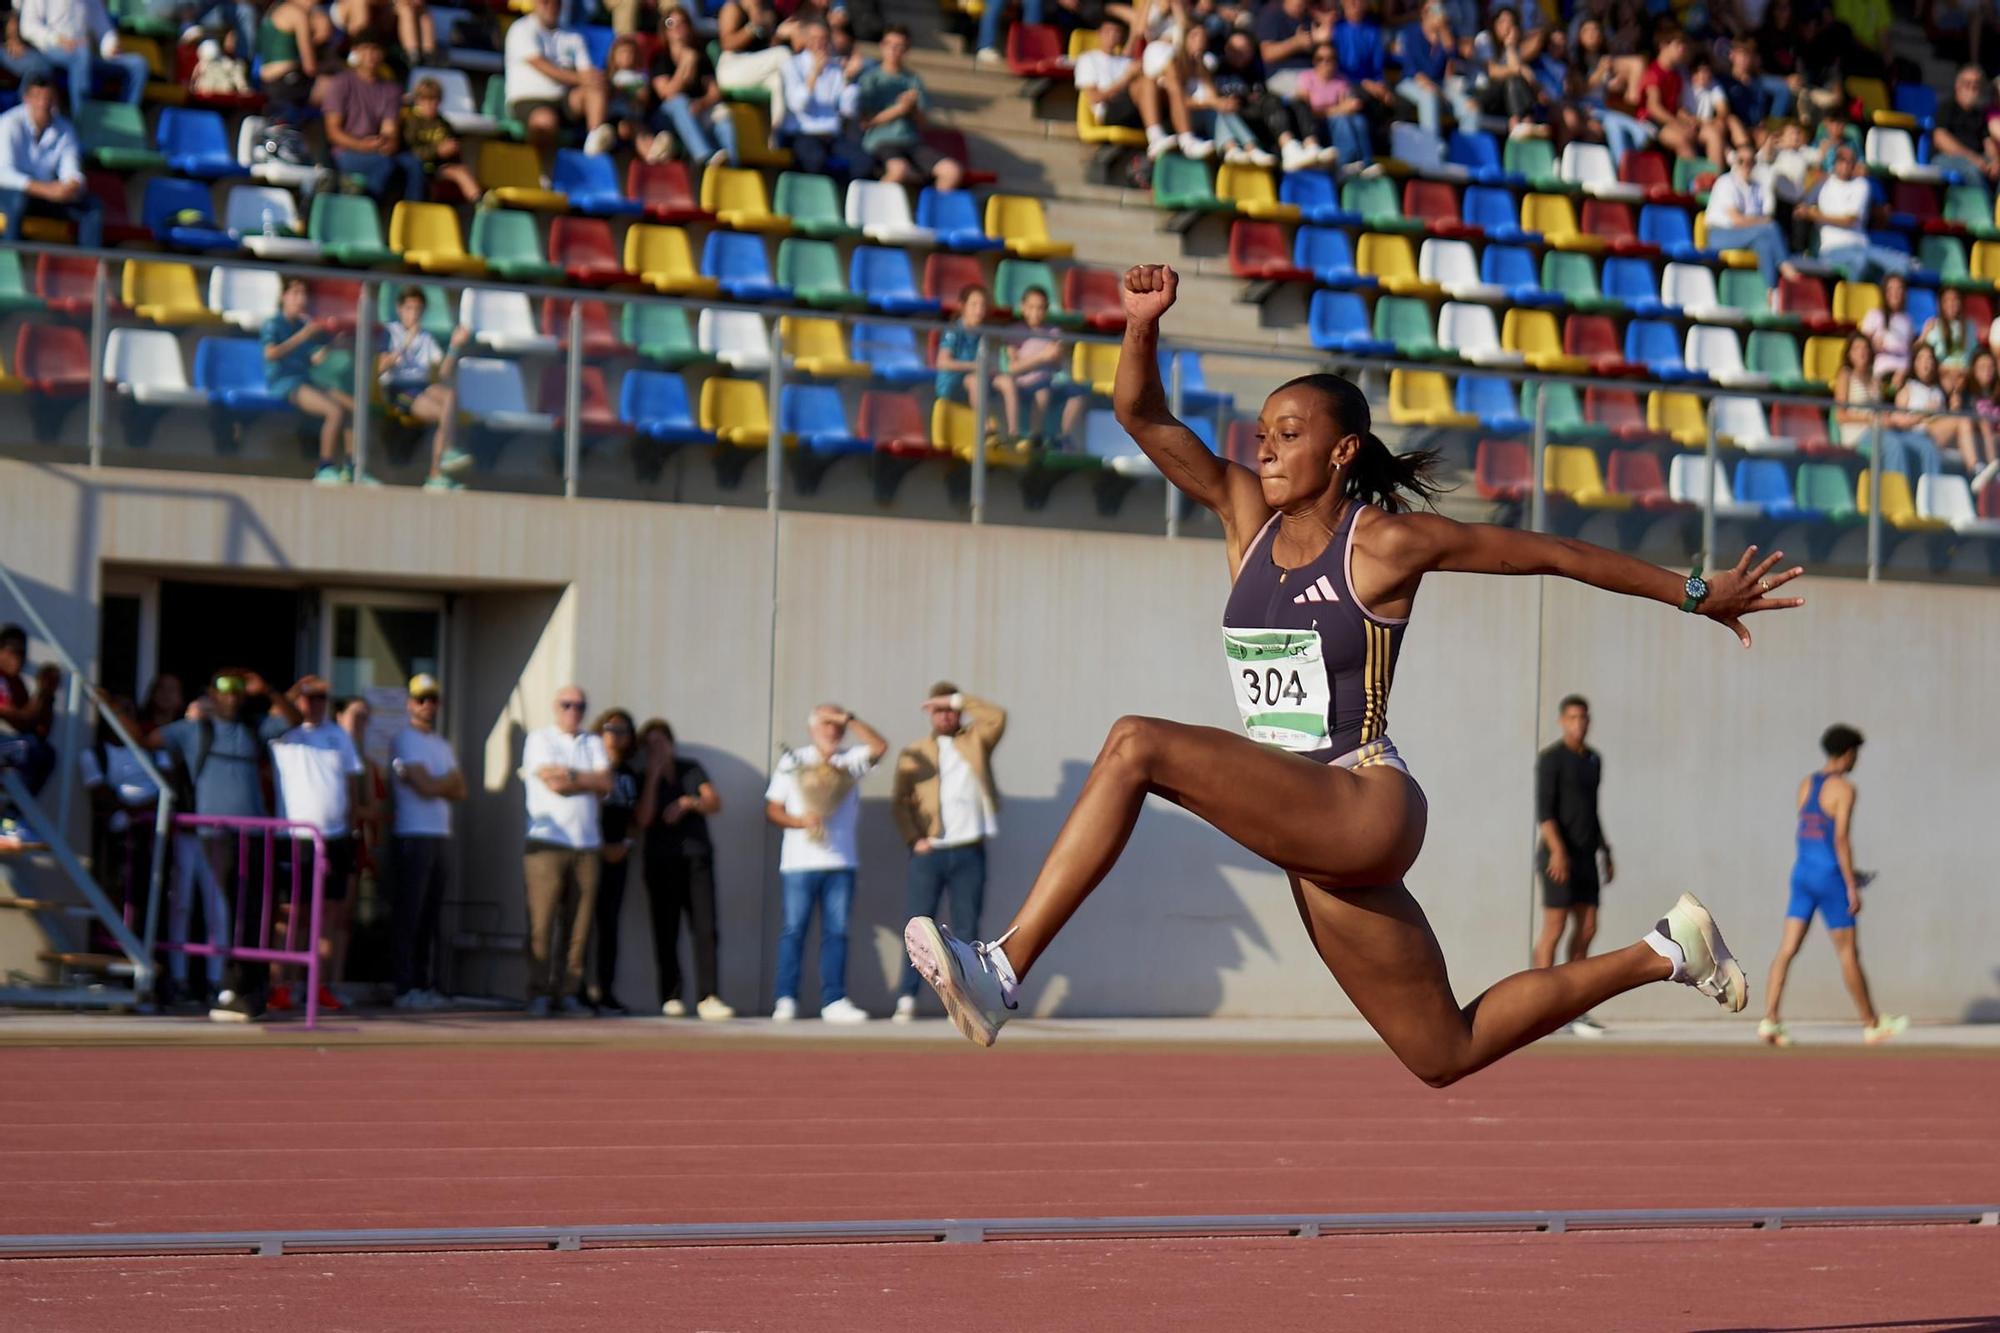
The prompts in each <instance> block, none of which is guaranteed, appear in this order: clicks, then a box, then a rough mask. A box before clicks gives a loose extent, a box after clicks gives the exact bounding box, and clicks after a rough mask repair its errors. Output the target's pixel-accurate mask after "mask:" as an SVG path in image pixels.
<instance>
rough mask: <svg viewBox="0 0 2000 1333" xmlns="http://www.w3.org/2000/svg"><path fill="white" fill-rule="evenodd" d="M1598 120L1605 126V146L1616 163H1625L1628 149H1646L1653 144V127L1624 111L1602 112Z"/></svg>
mask: <svg viewBox="0 0 2000 1333" xmlns="http://www.w3.org/2000/svg"><path fill="white" fill-rule="evenodd" d="M1597 118H1598V121H1599V123H1601V124H1602V125H1603V126H1604V146H1605V147H1606V148H1609V149H1610V150H1611V160H1612V161H1613V162H1614V163H1615V162H1621V161H1623V160H1624V157H1625V153H1626V151H1627V150H1628V149H1633V148H1644V147H1645V146H1646V145H1647V144H1649V143H1651V142H1653V133H1654V131H1653V127H1652V126H1651V125H1648V124H1647V123H1646V122H1645V121H1643V120H1639V119H1637V118H1635V117H1632V116H1628V115H1626V114H1625V113H1624V112H1622V111H1601V112H1599V113H1598V117H1597Z"/></svg>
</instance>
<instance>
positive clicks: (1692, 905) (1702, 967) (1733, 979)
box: [1653, 893, 1750, 1014]
mask: <svg viewBox="0 0 2000 1333" xmlns="http://www.w3.org/2000/svg"><path fill="white" fill-rule="evenodd" d="M1653 929H1654V930H1655V931H1657V932H1658V933H1659V934H1661V935H1664V936H1666V937H1667V938H1668V939H1670V940H1672V941H1673V942H1674V943H1675V944H1676V945H1678V946H1679V948H1680V951H1681V964H1680V966H1679V967H1677V968H1675V969H1674V975H1673V977H1672V978H1671V979H1672V980H1674V981H1678V982H1680V983H1681V984H1682V985H1683V986H1692V987H1694V988H1695V989H1696V990H1698V991H1700V992H1701V993H1702V994H1703V995H1706V996H1708V997H1709V998H1710V999H1711V1000H1714V1001H1715V1002H1716V1003H1717V1004H1719V1005H1721V1006H1722V1007H1723V1008H1725V1009H1727V1010H1728V1011H1729V1012H1730V1013H1732V1014H1740V1013H1742V1012H1743V1006H1744V1005H1746V1004H1748V1003H1749V1002H1750V983H1749V982H1748V981H1746V980H1744V977H1743V967H1742V965H1741V964H1739V963H1738V962H1737V961H1736V956H1735V955H1734V954H1732V953H1730V952H1729V946H1728V945H1727V944H1725V943H1723V941H1722V929H1721V928H1720V927H1719V926H1717V925H1716V924H1715V918H1714V917H1712V916H1710V915H1709V914H1708V909H1707V908H1706V907H1703V906H1702V905H1701V900H1700V899H1699V898H1696V897H1695V896H1694V895H1693V894H1692V893H1683V894H1682V895H1681V899H1680V901H1679V902H1677V903H1675V904H1674V905H1673V906H1672V907H1671V908H1669V909H1668V911H1667V914H1666V915H1665V916H1663V917H1661V918H1660V920H1659V922H1658V924H1656V925H1655V926H1654V927H1653Z"/></svg>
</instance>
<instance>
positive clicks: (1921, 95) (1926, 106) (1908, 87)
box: [1894, 81, 1938, 142]
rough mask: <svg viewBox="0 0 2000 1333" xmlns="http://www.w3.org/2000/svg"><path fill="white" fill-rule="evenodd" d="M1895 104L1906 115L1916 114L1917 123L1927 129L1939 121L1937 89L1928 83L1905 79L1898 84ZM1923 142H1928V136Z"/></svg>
mask: <svg viewBox="0 0 2000 1333" xmlns="http://www.w3.org/2000/svg"><path fill="white" fill-rule="evenodd" d="M1894 104H1895V108H1896V110H1898V111H1900V112H1902V113H1903V114H1904V115H1906V116H1915V117H1916V118H1917V124H1918V125H1919V126H1921V127H1922V128H1924V129H1926V130H1928V129H1930V128H1932V126H1933V125H1934V124H1935V123H1936V121H1937V109H1938V96H1937V89H1935V88H1933V87H1931V86H1930V85H1929V84H1928V83H1915V82H1909V81H1905V82H1902V83H1899V84H1897V85H1896V92H1895V98H1894ZM1922 142H1928V136H1925V138H1924V139H1923V140H1922Z"/></svg>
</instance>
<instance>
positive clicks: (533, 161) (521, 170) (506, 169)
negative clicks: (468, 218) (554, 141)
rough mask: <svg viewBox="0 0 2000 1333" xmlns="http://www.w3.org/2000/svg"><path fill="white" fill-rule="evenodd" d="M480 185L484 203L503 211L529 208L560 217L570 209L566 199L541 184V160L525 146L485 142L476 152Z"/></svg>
mask: <svg viewBox="0 0 2000 1333" xmlns="http://www.w3.org/2000/svg"><path fill="white" fill-rule="evenodd" d="M479 183H480V184H481V185H483V186H485V187H486V198H485V200H484V201H483V202H485V203H488V204H491V205H496V206H500V207H505V208H531V209H538V210H540V211H542V212H545V213H560V212H562V211H563V210H564V209H566V208H568V207H569V196H568V195H566V194H564V193H563V192H562V191H561V190H551V189H548V188H547V187H546V186H544V185H543V184H542V158H541V154H539V153H537V152H536V151H535V150H534V148H532V147H531V146H529V145H528V144H524V143H508V142H507V141H506V140H505V139H488V140H486V142H485V143H484V144H482V145H481V146H480V149H479Z"/></svg>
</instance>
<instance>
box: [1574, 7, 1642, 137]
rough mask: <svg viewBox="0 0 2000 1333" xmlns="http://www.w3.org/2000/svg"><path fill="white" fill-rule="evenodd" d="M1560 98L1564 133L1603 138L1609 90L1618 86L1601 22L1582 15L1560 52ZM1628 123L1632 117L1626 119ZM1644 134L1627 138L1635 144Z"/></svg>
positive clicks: (1630, 134)
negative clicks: (1574, 33) (1561, 56)
mask: <svg viewBox="0 0 2000 1333" xmlns="http://www.w3.org/2000/svg"><path fill="white" fill-rule="evenodd" d="M1563 60H1564V64H1565V66H1566V68H1565V69H1564V71H1563V89H1562V97H1561V98H1560V99H1559V101H1558V108H1559V111H1560V114H1561V116H1562V124H1563V133H1564V135H1565V136H1566V137H1568V138H1571V139H1598V138H1606V139H1608V136H1607V135H1606V134H1605V129H1604V124H1605V117H1606V116H1607V115H1608V114H1609V110H1610V98H1611V94H1612V90H1613V89H1614V88H1615V87H1616V86H1617V79H1616V74H1617V66H1616V64H1615V62H1614V61H1613V60H1612V57H1611V49H1610V47H1608V46H1606V45H1605V41H1604V23H1603V21H1602V20H1600V19H1598V18H1595V17H1592V16H1585V17H1584V18H1583V19H1581V20H1580V21H1579V22H1578V23H1577V24H1576V35H1575V36H1574V37H1572V38H1570V39H1569V42H1568V44H1567V46H1566V47H1565V49H1564V52H1563ZM1626 119H1627V121H1628V123H1629V122H1630V121H1631V118H1630V117H1629V116H1628V117H1627V118H1626ZM1643 133H1644V132H1643V131H1636V130H1628V136H1627V137H1628V139H1630V140H1632V141H1635V142H1636V141H1637V139H1639V138H1641V137H1643Z"/></svg>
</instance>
